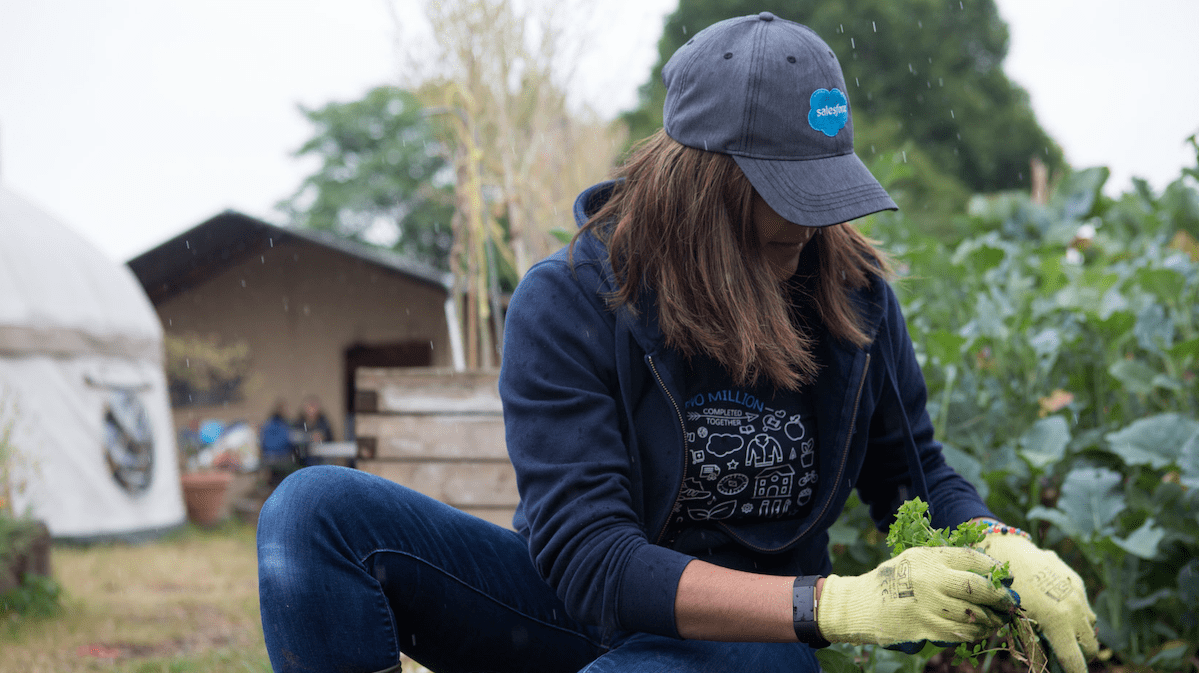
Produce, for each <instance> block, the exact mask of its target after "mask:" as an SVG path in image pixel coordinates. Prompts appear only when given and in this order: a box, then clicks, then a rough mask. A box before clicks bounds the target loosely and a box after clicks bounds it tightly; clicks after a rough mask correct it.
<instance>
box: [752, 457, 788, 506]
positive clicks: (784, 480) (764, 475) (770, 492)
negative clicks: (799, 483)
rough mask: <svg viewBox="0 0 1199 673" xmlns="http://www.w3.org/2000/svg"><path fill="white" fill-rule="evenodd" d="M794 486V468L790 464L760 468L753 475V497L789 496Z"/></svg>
mask: <svg viewBox="0 0 1199 673" xmlns="http://www.w3.org/2000/svg"><path fill="white" fill-rule="evenodd" d="M794 486H795V468H794V467H791V466H790V465H782V466H780V467H774V468H770V469H768V470H762V471H761V472H759V473H758V475H757V476H756V477H754V496H753V497H754V499H755V500H756V499H759V498H790V497H791V489H792V487H794Z"/></svg>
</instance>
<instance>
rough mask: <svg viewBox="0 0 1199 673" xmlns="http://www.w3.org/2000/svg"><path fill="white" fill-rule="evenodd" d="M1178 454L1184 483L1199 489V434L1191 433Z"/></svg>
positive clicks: (1188, 486)
mask: <svg viewBox="0 0 1199 673" xmlns="http://www.w3.org/2000/svg"><path fill="white" fill-rule="evenodd" d="M1178 456H1179V457H1178V466H1179V467H1181V468H1182V475H1181V479H1180V481H1181V482H1182V485H1183V486H1186V487H1187V488H1195V489H1199V434H1194V435H1191V437H1190V438H1189V439H1187V441H1186V443H1185V444H1183V445H1182V448H1181V449H1179V451H1178Z"/></svg>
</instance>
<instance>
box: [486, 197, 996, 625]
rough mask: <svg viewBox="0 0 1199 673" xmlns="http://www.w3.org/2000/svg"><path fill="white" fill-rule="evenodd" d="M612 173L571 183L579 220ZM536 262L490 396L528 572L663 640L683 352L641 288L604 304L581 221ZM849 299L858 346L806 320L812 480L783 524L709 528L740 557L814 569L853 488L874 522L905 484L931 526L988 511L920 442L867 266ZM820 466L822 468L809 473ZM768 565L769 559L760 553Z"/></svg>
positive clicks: (890, 302) (596, 247)
mask: <svg viewBox="0 0 1199 673" xmlns="http://www.w3.org/2000/svg"><path fill="white" fill-rule="evenodd" d="M613 185H614V183H611V182H607V183H601V184H599V185H596V186H594V187H592V188H590V189H589V190H587V191H585V192H584V193H583V194H581V195H580V196H579V199H578V200H577V201H576V203H575V212H574V215H575V219H576V220H577V222H578V224H579V225H582V224H583V223H584V222H586V220H587V218H588V215H589V214H590V213H594V212H595V211H596V210H597V209H598V208H599V207H600V206H601V205H602V204H603V203H604V201H605V200H606V199H607V198H608V196H609V195H610V194H611V189H612V187H613ZM573 255H574V256H573V266H572V261H571V258H570V255H569V252H568V250H567V249H563V250H561V251H559V252H558V253H556V254H554V255H551V256H550V257H548V258H546V259H545V260H543V261H541V262H539V263H538V264H536V265H535V266H533V268H531V269H529V272H528V273H527V274H526V275H525V277H524V278H523V280H521V282H520V285H519V286H518V287H517V289H516V292H515V293H514V294H513V297H512V301H511V304H510V306H509V310H508V314H507V319H506V326H505V335H504V359H503V366H502V369H501V371H500V381H499V387H500V396H501V398H502V400H503V406H504V424H505V433H506V440H507V444H508V452H509V455H510V456H511V459H512V463H513V466H514V467H515V469H516V476H517V486H518V488H519V490H520V495H521V503H520V506H519V508H518V510H517V514H516V518H515V521H514V524H515V526H516V529H517V530H518V531H519V532H520V533H521V534H523V535H525V536H526V537H527V538H528V540H529V551H530V554H531V556H532V560H533V563H534V565H535V566H536V568H537V570H538V571H539V572H540V573H541V575H542V577H544V578H545V580H546V582H548V583H549V585H550V586H551V587H552V588H553V589H554V590H555V592H556V593H557V595H558V596H559V597H560V598H561V599H562V600H563V601H564V602H565V604H566V607H567V610H568V611H569V612H570V613H571V614H572V616H574V617H575V618H577V619H580V620H582V621H584V622H588V623H593V624H596V625H599V626H601V627H602V628H605V629H610V630H633V631H645V632H650V633H656V634H660V635H666V636H672V637H676V638H677V637H679V635H678V630H677V628H676V626H675V619H674V601H675V593H676V590H677V588H678V582H679V576H680V575H681V574H682V572H683V568H684V566H686V565H687V563H688V562H690V561H691V560H693V558H694V557H693V556H689V555H687V554H684V553H681V552H679V551H675V550H673V549H671V548H670V545H671V542H672V532H671V531H670V530H669V529H668V526H667V524H668V521H669V519H670V514H671V510H672V509H673V508H674V507H675V505H676V504H677V502H678V500H679V497H680V490H681V487H682V484H683V479H684V461H685V460H686V458H685V457H686V455H687V452H686V448H687V447H686V434H685V428H684V421H683V415H682V409H683V407H682V405H683V390H684V386H685V384H686V381H685V379H684V377H685V375H686V371H687V370H686V362H685V360H684V358H683V357H682V355H681V354H680V353H678V352H677V351H674V350H672V349H668V348H666V346H665V344H664V338H663V335H662V333H661V331H660V329H659V328H658V324H657V320H656V310H655V307H654V302H653V298H652V296H646V297H643V301H642V302H641V305H640V307H639V308H640V310H639V315H638V316H637V317H633V316H632V314H631V313H630V312H629V311H627V310H618V311H614V310H612V309H609V308H608V307H607V305H606V304H605V297H606V296H607V295H609V294H610V293H611V292H613V291H614V290H615V289H616V288H615V285H614V284H613V278H612V270H611V266H610V265H609V263H608V256H607V251H606V249H605V248H604V246H603V244H602V243H600V242H599V241H598V240H597V239H596V238H595V237H593V236H591V235H589V234H584V235H582V236H580V237H579V239H578V240H577V241H576V244H575V246H574V253H573ZM855 301H856V303H857V305H858V308H859V310H860V311H862V313H863V314H864V315H865V316H867V319H868V324H869V325H870V333H871V335H872V341H871V343H870V345H869V346H868V347H866V348H865V349H861V348H858V347H856V346H853V345H850V344H846V343H844V342H840V341H837V340H836V339H834V338H832V337H831V336H829V335H828V334H827V333H825V334H821V335H820V338H819V342H818V346H817V351H816V354H817V357H818V358H819V361H820V362H821V363H822V365H823V366H822V367H821V369H820V373H819V375H818V377H817V379H816V381H815V383H814V384H813V387H812V390H811V393H812V395H811V399H812V400H813V401H814V404H815V412H816V414H817V417H818V418H819V423H818V430H817V432H818V441H817V445H818V446H819V447H822V448H821V450H820V453H819V456H818V460H819V467H820V475H821V478H820V482H819V488H818V490H817V493H816V495H815V497H814V498H813V502H814V506H813V507H812V510H811V512H810V514H808V515H807V516H806V517H804V518H802V519H799V520H794V519H792V520H788V521H765V522H762V523H755V524H741V525H738V526H735V527H734V526H725V525H724V524H717V525H718V526H720V527H721V528H722V529H723V530H722V531H721V532H722V534H723V535H725V536H726V537H727V538H728V539H731V540H734V541H735V542H736V543H738V544H739V545H740V546H741V547H743V548H745V549H747V550H749V551H750V552H751V553H758V554H762V555H771V556H772V557H780V558H785V561H786V562H785V563H783V564H781V567H784V568H786V569H787V572H788V573H790V574H822V575H825V574H828V573H829V572H830V570H831V564H830V561H829V555H828V532H827V531H828V527H829V526H830V525H831V524H832V523H833V522H834V521H835V520H836V518H837V517H838V516H839V515H840V514H841V511H842V508H843V506H844V504H845V501H846V499H847V498H848V497H849V494H850V491H851V489H852V488H854V487H857V489H858V493H859V496H860V497H861V499H862V501H863V502H865V503H866V504H867V505H869V507H870V514H871V517H872V518H873V519H874V520H875V522H876V524H877V525H879V526H880V528H881V527H883V526H885V525H886V524H887V522H888V521H889V520H890V519H891V518H892V516H893V515H894V511H895V508H896V507H897V506H898V505H899V503H901V502H902V501H903V500H904V499H906V498H908V497H911V496H913V495H919V496H921V497H922V498H923V499H924V500H925V501H926V502H928V503H929V504H930V509H931V511H932V517H933V524H934V525H935V526H938V527H944V526H955V525H957V524H958V523H960V522H962V521H966V520H968V519H970V518H973V517H977V516H992V514H991V513H990V512H989V511H988V510H987V508H986V506H985V505H984V504H983V502H982V500H981V499H980V498H979V496H978V493H977V491H976V490H975V488H974V487H973V486H972V485H971V484H970V483H969V482H967V481H966V480H965V479H963V478H962V477H961V476H959V475H958V474H957V473H956V472H954V471H953V469H952V468H950V467H949V466H948V465H947V464H946V463H945V460H944V458H943V456H942V452H941V446H940V444H939V443H937V442H936V441H935V440H934V439H933V426H932V423H931V421H930V419H929V416H928V413H927V412H926V411H925V398H926V396H927V392H926V388H925V383H924V377H923V375H922V374H921V372H920V368H919V365H918V364H917V362H916V357H915V353H914V352H913V349H912V343H911V340H910V338H909V336H908V332H907V327H906V325H905V323H904V320H903V316H902V314H901V313H900V308H899V303H898V301H897V300H896V297H895V294H894V292H893V291H892V290H891V288H890V286H889V285H888V284H887V283H886V282H884V281H882V280H880V279H876V280H875V281H874V282H873V283H872V285H871V286H870V287H869V288H868V289H865V290H863V291H861V292H859V293H858V294H857V296H856V297H855ZM826 475H827V476H826ZM776 565H778V564H776Z"/></svg>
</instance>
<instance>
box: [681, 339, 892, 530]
mask: <svg viewBox="0 0 1199 673" xmlns="http://www.w3.org/2000/svg"><path fill="white" fill-rule="evenodd" d="M869 371H870V354H869V353H867V354H866V364H865V365H863V366H862V378H861V379H860V380H859V381H858V391H857V393H856V394H855V395H854V398H853V412H852V413H850V415H849V430H850V432H849V434H848V435H847V436H846V437H845V448H844V450H843V451H842V453H841V465H840V466H839V467H838V468H837V478H836V480H835V481H833V490H832V492H831V493H829V497H828V500H825V501H824V507H823V508H821V510H820V514H818V515H817V516H816V518H814V519H812V523H810V524H808V527H807V528H805V529H803V530H802V531H800V533H799V534H798V535H796V536H795V537H793V538H791V539H790V540H788V541H787V542H785V543H783V544H781V545H779V546H778V547H774V548H766V547H759V546H757V545H754V544H751V543H750V542H748V541H746V540H745V539H744V538H742V537H741V536H739V535H737V534H736V533H735V532H733V530H732V529H731V528H729V527H728V526H727V525H724V524H718V525H719V526H720V527H721V528H722V529H724V532H726V533H728V534H729V535H730V536H732V537H733V538H735V539H736V540H737V541H738V542H740V543H741V544H743V545H745V546H746V547H749V548H750V549H753V550H755V551H759V552H776V551H778V550H780V549H784V548H786V547H788V546H790V545H792V544H794V543H795V542H796V541H797V540H799V539H800V538H802V537H803V536H805V535H807V534H808V531H810V530H812V527H813V526H815V525H816V522H818V521H820V520H821V519H823V518H824V515H825V514H826V513H827V512H828V508H829V505H831V504H833V500H835V499H836V495H837V489H838V488H840V484H841V476H842V475H844V474H845V463H846V462H848V461H849V444H850V442H852V441H853V427H854V424H855V423H857V420H858V406H859V405H860V403H861V401H862V388H864V387H865V386H866V374H867V373H868V372H869ZM680 418H681V417H680ZM685 438H686V435H684V442H685V441H686V439H685ZM685 459H686V458H685V457H684V460H685ZM679 490H680V493H681V492H682V488H681V486H680V489H679ZM675 502H678V500H677V496H676V500H675ZM669 520H670V519H667V521H669Z"/></svg>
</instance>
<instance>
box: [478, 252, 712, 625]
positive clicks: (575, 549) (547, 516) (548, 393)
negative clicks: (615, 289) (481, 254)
mask: <svg viewBox="0 0 1199 673" xmlns="http://www.w3.org/2000/svg"><path fill="white" fill-rule="evenodd" d="M580 278H583V279H585V280H582V281H581V280H580ZM595 278H596V271H595V269H594V267H593V266H587V265H584V264H579V265H576V266H575V267H574V268H571V267H570V266H568V264H567V262H566V261H565V260H564V259H562V258H560V257H557V258H551V259H550V260H547V261H544V262H542V263H540V264H538V265H536V266H534V267H533V268H532V269H530V270H529V272H528V273H527V274H526V275H525V277H524V278H523V279H522V280H521V283H520V285H519V287H517V289H516V292H515V293H514V294H513V297H512V301H511V303H510V305H509V310H508V314H507V319H506V324H505V335H504V360H503V365H502V368H501V371H500V381H499V387H500V397H501V399H502V400H503V406H504V425H505V438H506V441H507V446H508V453H509V456H510V457H511V459H512V463H513V466H514V467H515V469H516V480H517V487H518V489H519V491H520V496H521V502H522V504H521V506H522V508H523V514H524V517H525V520H526V521H527V526H528V530H527V534H528V537H529V551H530V554H531V556H532V559H533V563H534V565H535V566H536V568H537V570H538V572H539V573H540V574H541V576H542V577H543V578H545V580H546V582H547V583H548V584H549V585H550V586H551V587H552V588H553V589H554V591H555V592H556V593H557V595H558V596H559V597H560V598H561V599H562V600H563V602H564V603H565V604H566V608H567V610H568V611H569V612H570V614H571V615H572V616H574V617H575V618H577V619H580V620H582V621H585V622H589V623H593V624H598V625H601V626H604V627H608V628H614V629H627V630H635V631H645V632H649V633H656V634H659V635H666V636H670V637H675V638H677V637H679V636H678V630H677V628H676V626H675V622H674V600H675V593H676V591H677V588H678V580H679V577H680V576H681V575H682V571H683V568H684V566H686V565H687V563H688V562H689V561H690V560H691V557H689V556H685V555H683V554H679V553H677V552H674V551H672V550H669V549H665V548H663V547H659V546H655V545H652V544H650V543H649V541H648V540H647V539H646V535H645V532H644V530H643V527H642V522H641V521H640V520H639V517H638V515H637V514H636V510H635V508H634V504H633V496H632V494H631V483H632V479H631V476H630V468H631V461H632V460H633V459H632V457H631V455H630V451H629V448H628V447H627V445H626V442H625V441H624V439H623V437H624V434H623V432H622V430H623V429H624V428H623V423H622V418H623V415H622V414H621V413H620V411H619V409H620V408H621V407H620V404H618V399H617V396H618V394H619V393H618V391H619V389H620V388H619V386H618V385H617V368H616V364H615V355H614V353H615V348H614V330H615V316H614V315H613V314H612V313H611V312H610V311H608V310H607V309H606V308H605V307H604V305H603V300H602V297H600V296H599V295H598V293H597V292H596V291H595V290H588V289H587V288H594V287H597V286H598V284H597V282H596V280H595Z"/></svg>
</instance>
